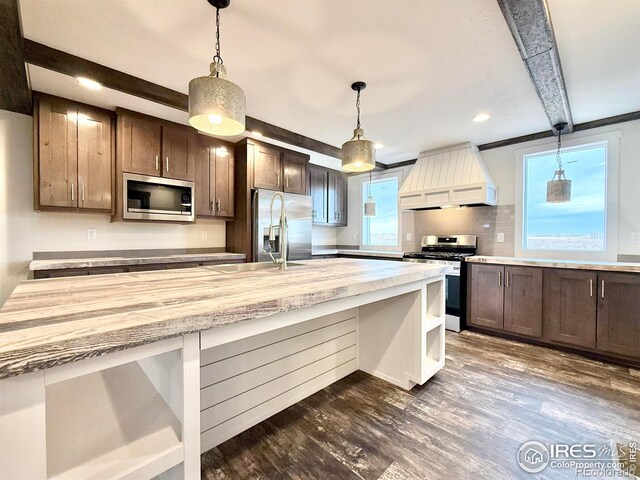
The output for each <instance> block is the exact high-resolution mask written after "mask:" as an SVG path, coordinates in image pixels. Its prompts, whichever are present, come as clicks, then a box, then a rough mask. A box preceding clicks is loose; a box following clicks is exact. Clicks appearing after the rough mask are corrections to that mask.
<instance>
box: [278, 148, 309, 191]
mask: <svg viewBox="0 0 640 480" xmlns="http://www.w3.org/2000/svg"><path fill="white" fill-rule="evenodd" d="M307 161H308V158H307V156H306V155H303V154H299V155H298V154H295V153H293V152H284V154H283V155H282V167H283V168H282V171H283V175H284V191H285V192H287V193H297V194H299V195H306V194H307Z"/></svg>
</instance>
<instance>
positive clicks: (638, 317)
mask: <svg viewBox="0 0 640 480" xmlns="http://www.w3.org/2000/svg"><path fill="white" fill-rule="evenodd" d="M598 284H599V285H598V287H599V292H598V293H599V295H598V350H602V351H604V352H610V353H617V354H620V355H627V356H629V357H635V358H640V275H634V274H624V273H599V274H598Z"/></svg>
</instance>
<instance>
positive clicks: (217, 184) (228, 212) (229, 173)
mask: <svg viewBox="0 0 640 480" xmlns="http://www.w3.org/2000/svg"><path fill="white" fill-rule="evenodd" d="M211 158H212V159H215V167H214V172H213V175H214V176H213V177H212V178H211V185H212V188H211V190H212V192H213V193H212V198H213V199H214V203H213V207H214V211H215V215H216V216H217V217H233V215H234V178H235V173H234V172H235V161H234V156H233V148H232V146H226V145H219V146H217V147H216V148H215V149H212V152H211Z"/></svg>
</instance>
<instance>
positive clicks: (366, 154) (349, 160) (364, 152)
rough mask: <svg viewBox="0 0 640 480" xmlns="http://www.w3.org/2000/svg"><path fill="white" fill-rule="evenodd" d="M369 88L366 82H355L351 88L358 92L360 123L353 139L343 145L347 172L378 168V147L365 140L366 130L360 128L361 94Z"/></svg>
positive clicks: (343, 160)
mask: <svg viewBox="0 0 640 480" xmlns="http://www.w3.org/2000/svg"><path fill="white" fill-rule="evenodd" d="M366 87H367V84H366V83H364V82H355V83H354V84H353V85H351V88H352V89H353V90H355V91H356V92H358V96H357V97H356V110H357V111H358V122H357V124H356V129H355V130H354V131H353V138H352V139H351V140H349V141H347V142H345V143H343V144H342V169H343V170H346V171H347V172H366V171H368V170H373V169H374V168H375V167H376V146H375V143H374V142H372V141H371V140H367V139H366V138H364V130H363V129H362V128H360V92H361V91H362V90H364V89H365V88H366Z"/></svg>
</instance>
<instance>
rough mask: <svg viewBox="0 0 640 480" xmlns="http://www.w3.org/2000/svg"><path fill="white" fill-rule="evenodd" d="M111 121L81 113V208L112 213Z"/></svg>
mask: <svg viewBox="0 0 640 480" xmlns="http://www.w3.org/2000/svg"><path fill="white" fill-rule="evenodd" d="M112 134H113V129H112V117H111V115H109V114H107V113H105V112H102V111H100V110H95V109H89V108H80V109H79V110H78V190H79V192H78V200H79V204H78V206H79V207H80V208H87V209H97V210H110V209H111V206H112V202H113V199H112V196H113V151H112V145H113V139H112Z"/></svg>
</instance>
